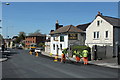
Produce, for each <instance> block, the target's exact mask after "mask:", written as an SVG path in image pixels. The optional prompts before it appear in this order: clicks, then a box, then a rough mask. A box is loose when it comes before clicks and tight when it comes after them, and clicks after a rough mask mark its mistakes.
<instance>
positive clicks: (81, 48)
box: [71, 45, 90, 53]
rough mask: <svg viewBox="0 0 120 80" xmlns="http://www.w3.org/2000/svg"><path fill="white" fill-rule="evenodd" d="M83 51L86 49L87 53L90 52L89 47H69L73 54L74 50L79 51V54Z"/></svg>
mask: <svg viewBox="0 0 120 80" xmlns="http://www.w3.org/2000/svg"><path fill="white" fill-rule="evenodd" d="M84 49H87V50H88V52H90V47H88V46H79V45H75V46H71V50H72V52H73V51H74V50H79V51H80V53H82V51H83V50H84Z"/></svg>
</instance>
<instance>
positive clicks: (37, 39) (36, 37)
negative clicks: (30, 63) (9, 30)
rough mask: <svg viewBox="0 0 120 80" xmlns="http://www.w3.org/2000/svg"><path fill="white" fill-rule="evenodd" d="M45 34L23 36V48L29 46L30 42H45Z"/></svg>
mask: <svg viewBox="0 0 120 80" xmlns="http://www.w3.org/2000/svg"><path fill="white" fill-rule="evenodd" d="M45 40H46V35H43V34H41V35H30V36H26V37H25V48H30V45H31V44H36V45H37V46H38V44H39V43H45Z"/></svg>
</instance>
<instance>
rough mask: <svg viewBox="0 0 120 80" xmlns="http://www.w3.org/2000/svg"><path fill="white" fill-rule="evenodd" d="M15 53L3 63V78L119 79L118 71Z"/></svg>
mask: <svg viewBox="0 0 120 80" xmlns="http://www.w3.org/2000/svg"><path fill="white" fill-rule="evenodd" d="M14 51H16V52H17V53H16V54H12V55H11V56H9V59H8V60H7V61H5V62H2V70H3V72H2V73H3V75H2V77H3V78H118V69H112V68H105V67H99V66H95V65H83V64H79V63H78V64H77V63H74V64H73V63H70V62H67V63H65V64H64V63H60V62H54V61H53V59H51V58H48V57H44V56H42V55H40V56H39V57H35V56H34V55H29V54H28V53H27V51H25V50H14Z"/></svg>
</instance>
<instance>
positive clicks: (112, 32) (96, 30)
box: [85, 12, 120, 58]
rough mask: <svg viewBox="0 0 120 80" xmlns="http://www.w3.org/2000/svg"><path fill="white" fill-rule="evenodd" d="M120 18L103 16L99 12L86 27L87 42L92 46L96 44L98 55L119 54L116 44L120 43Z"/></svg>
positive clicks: (103, 56)
mask: <svg viewBox="0 0 120 80" xmlns="http://www.w3.org/2000/svg"><path fill="white" fill-rule="evenodd" d="M119 21H120V19H119V18H114V17H109V16H103V15H102V13H100V12H98V14H97V16H96V17H95V19H94V20H93V21H92V23H91V24H90V25H89V26H88V27H87V29H86V41H85V44H86V45H88V46H89V47H91V48H92V54H93V55H92V57H94V51H93V50H94V46H95V45H96V46H97V47H96V50H97V57H101V58H110V57H115V56H117V51H118V50H117V47H116V45H118V44H120V23H118V22H119Z"/></svg>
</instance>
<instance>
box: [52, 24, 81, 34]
mask: <svg viewBox="0 0 120 80" xmlns="http://www.w3.org/2000/svg"><path fill="white" fill-rule="evenodd" d="M69 32H77V33H80V32H83V31H82V30H81V29H79V28H77V27H75V26H73V25H67V26H64V27H61V28H59V29H57V30H55V31H53V32H51V33H50V34H59V33H69Z"/></svg>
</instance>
